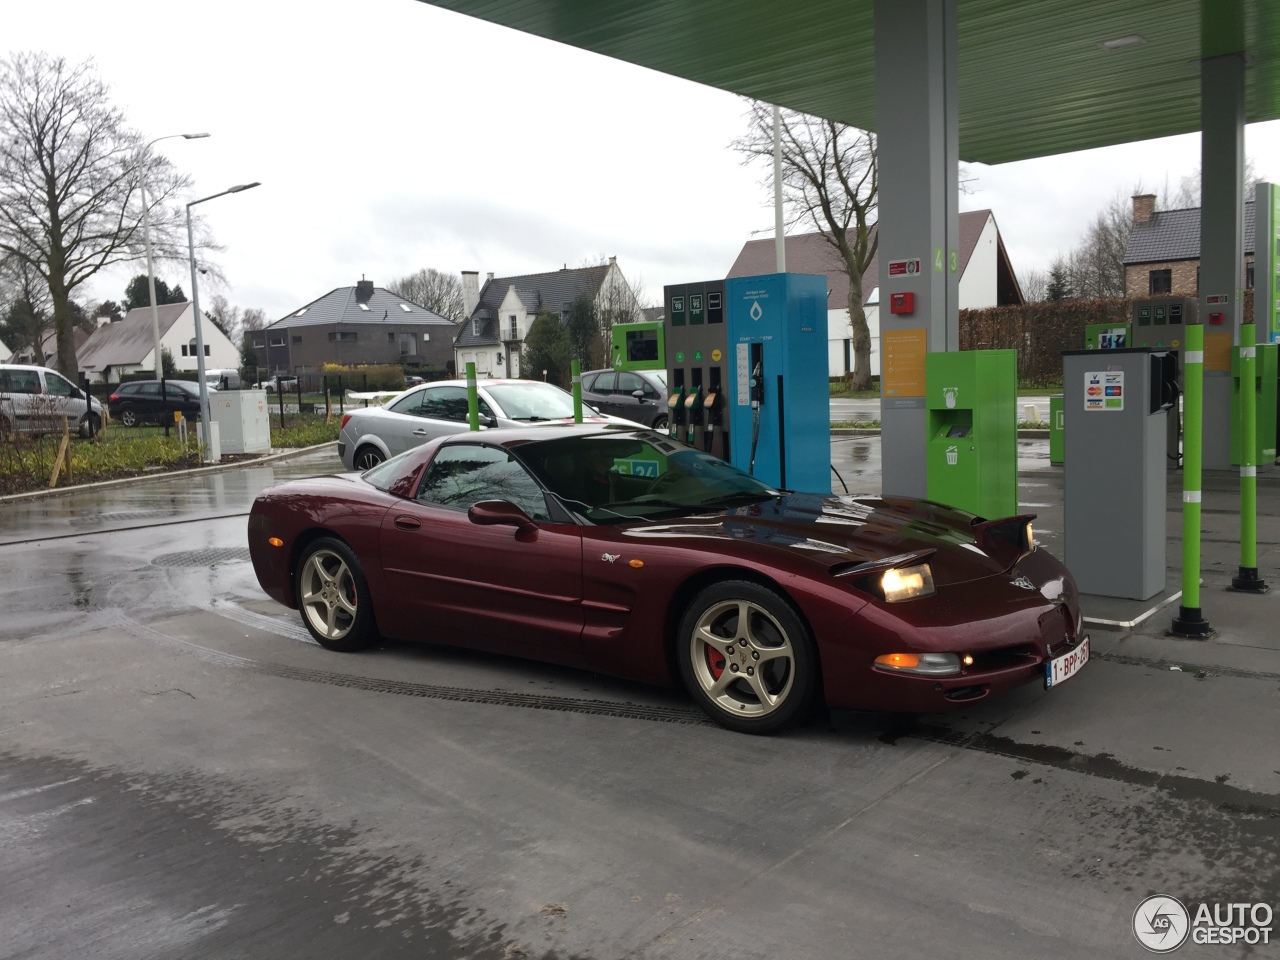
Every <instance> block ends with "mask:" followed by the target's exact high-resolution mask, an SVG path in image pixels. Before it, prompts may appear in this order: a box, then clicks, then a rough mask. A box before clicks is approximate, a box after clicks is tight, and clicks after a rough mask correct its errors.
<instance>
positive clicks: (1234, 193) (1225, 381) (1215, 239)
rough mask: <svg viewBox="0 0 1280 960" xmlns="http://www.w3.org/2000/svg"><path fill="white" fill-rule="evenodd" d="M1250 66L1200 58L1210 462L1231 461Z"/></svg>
mask: <svg viewBox="0 0 1280 960" xmlns="http://www.w3.org/2000/svg"><path fill="white" fill-rule="evenodd" d="M1244 67H1245V64H1244V53H1243V52H1240V53H1229V54H1225V55H1223V56H1219V57H1210V58H1207V59H1205V60H1202V61H1201V63H1200V128H1201V133H1200V178H1201V179H1200V290H1199V297H1200V322H1201V323H1203V324H1204V334H1205V367H1204V469H1206V470H1227V469H1230V467H1231V367H1230V356H1229V352H1227V351H1224V350H1223V349H1222V347H1223V341H1224V340H1225V341H1226V342H1227V343H1229V344H1231V345H1237V344H1239V342H1240V322H1241V320H1242V319H1243V305H1242V302H1241V298H1242V295H1243V290H1244V196H1243V189H1244V188H1243V181H1244V117H1245V111H1244ZM1223 298H1225V302H1224V301H1223ZM1215 314H1220V315H1221V317H1222V322H1221V323H1214V322H1213V320H1214V315H1215ZM1215 338H1216V340H1215ZM1224 358H1225V362H1224Z"/></svg>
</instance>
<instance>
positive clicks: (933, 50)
mask: <svg viewBox="0 0 1280 960" xmlns="http://www.w3.org/2000/svg"><path fill="white" fill-rule="evenodd" d="M875 17H876V24H875V30H876V40H875V50H876V134H877V140H878V144H877V147H878V171H879V191H880V212H879V227H878V231H879V248H878V251H879V257H880V274H879V277H878V279H877V281H876V282H877V283H878V284H879V287H880V304H881V310H880V352H881V361H880V396H881V412H880V422H881V427H882V431H881V438H882V439H881V445H882V446H881V450H882V455H883V458H884V460H883V464H884V465H883V474H882V476H883V481H882V491H883V492H884V493H885V494H887V495H900V496H911V497H923V496H925V495H926V490H927V480H926V471H925V453H926V441H927V437H926V432H927V427H928V417H927V415H926V411H925V399H924V394H925V385H924V353H925V352H926V351H929V352H943V351H948V350H958V349H959V347H960V335H959V330H958V322H959V306H958V304H959V280H960V277H959V269H958V268H959V264H958V261H957V256H958V253H957V248H958V246H959V219H960V213H959V190H958V175H959V163H960V139H959V96H958V88H957V79H956V78H957V70H956V64H957V59H958V55H957V44H956V0H875ZM917 264H918V268H917ZM895 293H910V294H912V295H914V297H915V307H914V310H913V311H912V312H911V313H897V314H895V313H893V312H892V311H891V310H890V309H889V304H890V302H891V295H892V294H895Z"/></svg>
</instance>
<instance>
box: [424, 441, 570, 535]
mask: <svg viewBox="0 0 1280 960" xmlns="http://www.w3.org/2000/svg"><path fill="white" fill-rule="evenodd" d="M418 499H419V500H421V501H423V502H424V503H432V504H436V505H438V506H442V507H455V508H458V509H462V510H465V509H466V508H467V507H469V506H471V505H472V504H473V503H479V502H480V501H481V500H508V501H510V502H511V503H514V504H515V505H516V506H518V507H519V508H520V509H521V510H523V511H524V512H525V513H526V514H528V516H529V517H530V518H532V519H534V520H547V519H550V514H549V513H548V512H547V502H546V498H545V497H544V496H543V493H542V489H541V488H540V487H539V486H538V484H537V482H536V481H535V480H534V479H533V477H531V476H529V474H528V472H527V471H526V470H525V468H524V467H523V466H521V464H520V463H519V462H518V461H516V460H515V459H514V458H512V456H511V454H509V453H507V452H506V451H505V450H499V449H497V448H495V447H483V446H480V445H479V444H472V443H455V444H450V445H449V446H446V447H443V448H441V450H440V452H439V453H437V454H436V455H435V458H434V459H433V460H432V461H431V466H430V467H428V468H427V475H426V476H425V477H424V478H423V480H422V486H421V487H420V488H419V489H418Z"/></svg>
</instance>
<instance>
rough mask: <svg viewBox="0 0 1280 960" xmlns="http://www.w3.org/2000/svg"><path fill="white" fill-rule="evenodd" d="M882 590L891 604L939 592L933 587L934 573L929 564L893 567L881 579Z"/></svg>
mask: <svg viewBox="0 0 1280 960" xmlns="http://www.w3.org/2000/svg"><path fill="white" fill-rule="evenodd" d="M880 589H881V590H883V591H884V598H885V600H887V601H888V602H889V603H898V602H899V601H902V600H915V599H916V598H917V597H928V596H932V595H933V594H935V593H937V592H938V591H937V590H936V589H935V588H934V585H933V572H932V571H931V570H930V569H929V565H928V564H927V563H918V564H916V565H915V566H913V567H893V568H892V569H890V570H886V571H885V572H884V575H883V576H882V577H881V578H880Z"/></svg>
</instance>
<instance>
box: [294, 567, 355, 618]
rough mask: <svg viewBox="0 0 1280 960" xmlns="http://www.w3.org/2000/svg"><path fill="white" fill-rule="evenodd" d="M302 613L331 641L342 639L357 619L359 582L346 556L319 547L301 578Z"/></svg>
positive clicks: (304, 568)
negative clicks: (345, 558)
mask: <svg viewBox="0 0 1280 960" xmlns="http://www.w3.org/2000/svg"><path fill="white" fill-rule="evenodd" d="M298 594H299V600H300V602H301V605H302V612H303V614H304V615H305V616H306V618H307V622H308V623H310V624H311V627H312V629H314V630H315V631H316V632H317V633H319V634H321V635H322V636H324V637H325V638H326V639H329V640H341V639H342V638H343V637H345V636H346V635H347V634H348V633H350V632H351V628H352V626H353V625H354V624H355V621H356V598H357V594H356V582H355V578H354V577H353V576H352V575H351V570H350V569H349V568H348V567H347V563H346V561H345V560H343V559H342V557H340V556H338V554H336V553H334V552H333V551H332V550H323V549H322V550H317V551H316V552H315V553H313V554H311V556H309V557H307V562H306V563H304V564H303V565H302V575H301V577H300V579H299V590H298Z"/></svg>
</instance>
